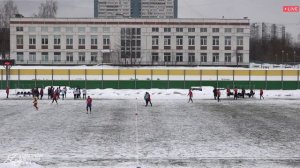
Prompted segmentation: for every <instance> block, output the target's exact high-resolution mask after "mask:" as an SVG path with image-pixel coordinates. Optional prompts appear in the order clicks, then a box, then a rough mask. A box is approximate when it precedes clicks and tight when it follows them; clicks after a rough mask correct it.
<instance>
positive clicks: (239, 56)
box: [237, 53, 244, 62]
mask: <svg viewBox="0 0 300 168" xmlns="http://www.w3.org/2000/svg"><path fill="white" fill-rule="evenodd" d="M237 59H238V60H237V61H238V62H243V61H244V58H243V54H242V53H238V54H237Z"/></svg>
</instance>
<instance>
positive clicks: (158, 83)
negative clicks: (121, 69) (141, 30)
mask: <svg viewBox="0 0 300 168" xmlns="http://www.w3.org/2000/svg"><path fill="white" fill-rule="evenodd" d="M0 85H1V89H5V87H6V81H3V80H1V83H0ZM46 86H70V87H80V88H87V89H96V88H98V89H106V88H113V89H150V88H158V89H173V88H174V89H176V88H177V89H187V88H190V87H192V86H213V87H218V88H234V87H238V88H245V89H250V88H252V89H259V88H264V89H268V90H275V89H276V90H279V89H284V90H295V89H299V82H298V81H171V80H169V81H168V80H153V81H151V80H119V81H118V80H110V81H109V80H104V81H102V80H100V81H99V80H98V81H92V80H87V81H84V80H65V81H64V80H60V81H55V80H53V81H52V80H47V81H42V80H36V81H35V80H30V81H28V80H20V81H16V80H13V81H10V87H11V88H12V89H15V88H21V89H29V88H33V87H46Z"/></svg>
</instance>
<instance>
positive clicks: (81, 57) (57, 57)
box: [17, 52, 243, 63]
mask: <svg viewBox="0 0 300 168" xmlns="http://www.w3.org/2000/svg"><path fill="white" fill-rule="evenodd" d="M36 57H37V56H36V53H35V52H30V53H29V61H30V62H36V61H37V59H36ZM232 57H233V56H232V54H231V53H225V54H224V60H220V54H219V53H212V62H221V61H222V62H227V63H232V61H233V59H232ZM122 58H130V56H129V57H122ZM134 58H140V55H139V56H134ZM195 58H196V56H195V53H188V62H195V61H196V59H195ZM207 58H208V55H207V53H201V54H200V61H201V62H208V59H207ZM53 60H54V62H61V60H62V59H61V53H60V52H54V55H53ZM90 60H91V62H97V61H98V53H97V52H91V55H90ZM17 61H19V62H23V61H24V53H23V52H18V53H17ZM41 61H44V62H48V61H49V53H48V52H42V54H41ZM66 61H67V62H73V61H75V60H74V55H73V52H67V53H66ZM78 61H79V62H85V61H86V53H85V52H79V53H78ZM152 61H153V62H159V61H161V60H160V59H159V53H152ZM163 61H164V62H172V61H176V62H183V53H176V56H175V60H173V59H172V56H171V53H164V57H163ZM237 61H238V62H240V63H241V62H243V54H242V53H238V55H237Z"/></svg>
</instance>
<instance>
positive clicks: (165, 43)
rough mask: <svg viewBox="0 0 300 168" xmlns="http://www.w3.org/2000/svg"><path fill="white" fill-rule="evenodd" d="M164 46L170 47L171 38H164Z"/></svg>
mask: <svg viewBox="0 0 300 168" xmlns="http://www.w3.org/2000/svg"><path fill="white" fill-rule="evenodd" d="M164 45H165V46H170V45H171V36H164Z"/></svg>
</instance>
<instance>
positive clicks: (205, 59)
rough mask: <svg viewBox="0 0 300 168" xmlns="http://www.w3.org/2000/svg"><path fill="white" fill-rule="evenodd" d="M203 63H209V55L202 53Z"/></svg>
mask: <svg viewBox="0 0 300 168" xmlns="http://www.w3.org/2000/svg"><path fill="white" fill-rule="evenodd" d="M200 55H201V62H207V53H201V54H200Z"/></svg>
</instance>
